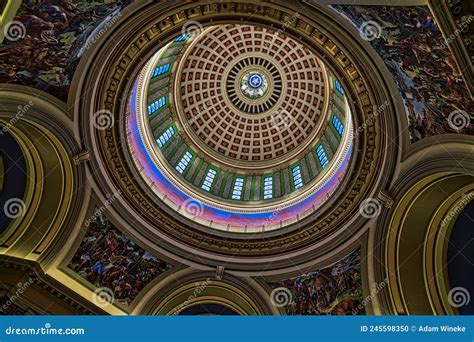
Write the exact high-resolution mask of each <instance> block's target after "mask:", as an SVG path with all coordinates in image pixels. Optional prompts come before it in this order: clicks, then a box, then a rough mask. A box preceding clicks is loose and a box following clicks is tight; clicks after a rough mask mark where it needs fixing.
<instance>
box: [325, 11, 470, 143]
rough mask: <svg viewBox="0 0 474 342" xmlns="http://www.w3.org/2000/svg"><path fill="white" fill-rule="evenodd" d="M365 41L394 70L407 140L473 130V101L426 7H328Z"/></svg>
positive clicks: (467, 132)
mask: <svg viewBox="0 0 474 342" xmlns="http://www.w3.org/2000/svg"><path fill="white" fill-rule="evenodd" d="M332 7H333V8H334V9H335V10H337V11H338V12H339V13H341V14H343V16H344V17H345V18H347V19H348V20H350V21H351V23H353V24H354V26H355V27H356V28H357V29H358V30H359V31H360V34H361V36H362V38H364V39H365V40H367V41H369V43H370V44H371V45H372V46H373V47H374V49H375V50H376V51H377V53H378V54H379V55H380V57H382V59H383V61H384V63H385V66H386V67H387V68H388V70H390V72H391V73H392V75H393V78H394V81H395V83H396V85H397V87H398V90H399V91H400V95H401V96H402V98H403V101H404V104H405V109H406V113H407V116H408V119H409V129H410V139H411V141H412V142H415V141H418V140H420V139H423V138H426V137H429V136H433V135H437V134H443V133H463V134H474V129H473V126H472V122H473V120H474V119H473V116H472V115H473V110H474V107H473V104H474V102H473V100H472V98H471V96H470V95H469V90H468V88H467V86H466V84H465V82H464V80H463V77H462V74H461V70H459V68H458V66H457V65H456V61H455V59H454V57H453V55H452V53H451V51H450V50H449V46H448V45H449V40H448V39H444V38H443V36H442V34H441V31H440V29H439V27H438V25H437V23H436V21H435V19H434V18H433V15H432V14H431V13H430V10H429V8H428V7H427V6H416V7H415V6H413V7H409V6H406V7H405V6H404V7H402V6H351V5H333V6H332Z"/></svg>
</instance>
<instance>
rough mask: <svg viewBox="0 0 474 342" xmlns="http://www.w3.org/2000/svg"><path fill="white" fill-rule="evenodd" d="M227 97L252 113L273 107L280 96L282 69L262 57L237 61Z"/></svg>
mask: <svg viewBox="0 0 474 342" xmlns="http://www.w3.org/2000/svg"><path fill="white" fill-rule="evenodd" d="M226 87H227V89H226V90H227V96H228V97H229V100H230V102H232V104H233V105H234V106H235V107H236V108H237V109H238V110H240V111H242V112H245V113H251V114H258V113H263V112H266V111H268V110H270V109H271V108H272V107H273V106H274V105H275V104H276V103H277V101H278V99H279V98H280V95H281V92H282V80H281V75H280V73H279V72H278V69H277V68H276V67H275V66H274V65H273V64H272V63H271V62H269V61H267V60H265V59H263V58H260V57H249V58H245V59H243V60H241V61H239V62H237V63H236V64H235V65H234V66H233V67H232V69H231V70H230V71H229V75H228V76H227V81H226Z"/></svg>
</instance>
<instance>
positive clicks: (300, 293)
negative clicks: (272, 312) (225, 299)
mask: <svg viewBox="0 0 474 342" xmlns="http://www.w3.org/2000/svg"><path fill="white" fill-rule="evenodd" d="M360 261H361V260H360V250H356V251H354V252H352V253H351V254H349V255H348V256H346V257H345V258H343V259H341V260H340V261H338V262H336V263H335V264H333V265H331V266H328V267H324V268H321V269H319V270H315V271H312V272H308V273H304V274H302V275H299V276H297V277H293V278H289V279H285V280H281V281H276V282H272V283H269V285H270V286H271V287H272V289H273V291H272V301H273V302H274V303H275V304H276V305H279V306H282V307H284V309H285V311H286V313H287V314H288V315H363V314H365V308H364V305H361V304H362V301H363V295H362V279H361V269H360Z"/></svg>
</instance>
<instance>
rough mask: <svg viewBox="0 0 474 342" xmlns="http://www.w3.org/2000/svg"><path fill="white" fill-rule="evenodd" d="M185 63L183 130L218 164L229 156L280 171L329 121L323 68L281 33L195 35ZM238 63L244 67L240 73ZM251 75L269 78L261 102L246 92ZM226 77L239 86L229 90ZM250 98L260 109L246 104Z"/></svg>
mask: <svg viewBox="0 0 474 342" xmlns="http://www.w3.org/2000/svg"><path fill="white" fill-rule="evenodd" d="M249 55H250V56H252V57H255V58H254V59H253V60H252V59H251V58H248V57H247V56H249ZM181 63H182V64H181V65H182V72H181V79H180V82H178V84H177V87H176V89H178V90H179V91H178V92H177V94H176V95H177V96H178V97H180V99H178V100H180V101H178V103H179V104H180V105H182V108H179V110H178V115H180V116H181V117H182V118H181V121H183V129H184V131H185V133H186V134H187V135H188V136H190V137H191V138H192V139H193V140H194V141H195V143H196V144H197V145H198V146H199V147H200V149H201V150H202V151H204V152H206V153H207V151H209V150H210V151H211V152H212V151H213V152H212V153H211V154H212V156H213V159H217V158H216V156H219V157H218V158H219V159H222V157H224V159H225V160H226V161H227V163H228V164H230V165H231V166H232V167H235V168H239V167H241V166H242V167H249V165H255V166H257V165H260V164H258V163H259V162H262V163H263V164H262V165H266V166H275V165H278V164H279V163H282V162H283V161H286V160H287V159H288V160H289V159H291V158H293V157H294V156H295V155H296V154H297V153H298V152H300V151H301V150H302V149H304V148H305V147H307V145H308V144H309V142H310V141H311V140H313V139H314V137H315V136H316V134H317V133H318V130H319V129H320V128H321V126H322V124H323V123H322V122H323V121H324V120H322V117H323V116H324V115H325V113H324V111H325V101H326V100H325V97H326V94H325V92H326V89H325V81H326V77H327V76H326V75H325V70H324V67H323V66H322V63H321V62H320V61H319V60H318V58H317V57H316V56H315V55H314V54H313V53H312V52H311V51H310V50H309V49H307V48H306V47H304V46H303V45H301V44H299V43H298V42H297V41H295V40H294V39H292V38H290V37H288V36H286V35H284V34H282V33H277V32H275V31H273V30H271V29H267V28H263V27H260V26H254V25H230V24H229V25H223V26H219V27H217V28H215V29H213V30H210V31H205V32H204V33H203V34H202V35H201V36H200V37H197V38H196V43H195V45H194V46H193V47H192V48H190V51H189V54H188V55H185V56H184V57H183V60H182V62H181ZM240 63H245V64H243V65H242V66H243V68H242V69H241V70H240V73H239V72H238V71H237V70H235V71H237V73H234V72H233V71H234V70H233V68H234V67H235V66H239V67H240V65H241V64H240ZM243 70H246V71H243ZM275 70H276V71H275ZM252 71H259V72H260V73H261V74H262V75H264V76H265V77H266V78H267V81H268V90H266V92H265V94H263V95H262V96H257V98H256V99H249V98H248V97H246V96H245V95H244V94H243V93H242V90H241V87H240V86H241V84H240V81H241V79H240V78H239V77H242V79H243V77H244V76H245V74H246V73H247V72H252ZM228 80H229V81H232V82H234V84H235V87H230V88H229V87H228V85H229V83H228V82H227V81H228ZM280 80H281V81H280ZM280 82H281V83H280ZM272 88H273V89H272ZM232 89H233V90H235V92H234V91H233V90H232ZM239 92H240V93H242V96H240V97H239V96H238V93H239ZM280 92H281V93H280ZM267 96H268V98H267ZM236 98H238V99H239V100H240V101H241V103H240V102H238V101H237V100H235V99H236ZM243 99H245V100H243ZM252 101H256V102H255V104H256V106H254V107H252V106H251V105H247V106H246V104H251V103H252ZM266 101H268V102H266ZM256 113H258V115H256ZM279 113H285V120H284V121H285V124H284V125H277V124H275V122H280V121H281V120H279V118H278V115H279ZM246 162H247V163H248V165H247V166H246ZM255 163H257V164H255Z"/></svg>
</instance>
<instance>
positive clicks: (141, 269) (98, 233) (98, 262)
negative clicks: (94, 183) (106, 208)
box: [68, 208, 172, 305]
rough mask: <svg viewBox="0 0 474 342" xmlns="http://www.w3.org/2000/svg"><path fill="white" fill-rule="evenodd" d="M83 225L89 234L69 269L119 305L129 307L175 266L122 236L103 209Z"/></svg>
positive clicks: (97, 211)
mask: <svg viewBox="0 0 474 342" xmlns="http://www.w3.org/2000/svg"><path fill="white" fill-rule="evenodd" d="M84 225H85V227H84V228H85V229H87V231H86V235H85V236H84V238H83V239H82V242H81V244H80V246H79V249H78V250H77V251H76V253H75V254H74V257H73V258H72V260H71V262H70V263H69V265H68V267H69V268H70V269H71V270H73V271H74V272H76V273H77V274H78V275H79V276H81V277H82V278H84V279H85V280H87V281H88V282H89V283H91V284H93V285H94V286H96V287H97V288H101V289H102V290H101V291H102V292H105V293H108V294H109V295H110V296H111V297H113V298H115V300H116V301H117V303H120V304H123V305H129V304H130V303H131V302H132V301H133V299H134V298H135V297H136V296H137V294H138V293H139V292H140V290H142V289H143V288H144V287H145V286H146V285H147V284H148V283H150V282H151V281H152V280H153V279H154V278H155V277H157V276H158V275H160V274H162V273H163V272H166V271H167V270H169V269H170V268H171V267H172V266H171V265H170V264H168V263H166V262H164V261H162V260H160V259H158V258H157V257H155V256H153V255H151V254H150V253H148V252H146V251H145V250H144V249H143V248H141V247H140V246H138V245H137V244H136V243H135V242H133V241H131V240H130V239H128V238H127V237H126V236H125V235H123V234H122V233H121V232H120V231H119V230H118V229H117V228H116V227H115V226H114V225H113V224H112V223H111V222H110V221H109V220H108V219H107V217H106V216H105V215H104V214H103V213H102V211H101V210H100V208H98V209H95V211H94V213H93V215H92V216H91V218H90V219H89V220H88V221H86V222H85V223H84Z"/></svg>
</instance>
